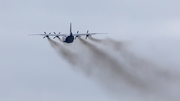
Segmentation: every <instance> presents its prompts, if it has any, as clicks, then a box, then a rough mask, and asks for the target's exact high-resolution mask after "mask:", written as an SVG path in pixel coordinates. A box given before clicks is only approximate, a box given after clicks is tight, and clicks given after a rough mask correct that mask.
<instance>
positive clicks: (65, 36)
mask: <svg viewBox="0 0 180 101" xmlns="http://www.w3.org/2000/svg"><path fill="white" fill-rule="evenodd" d="M95 34H107V33H89V31H88V30H87V33H79V31H77V34H73V33H72V24H71V23H70V34H69V35H68V34H61V33H60V32H59V33H58V34H56V33H55V32H54V34H51V33H49V34H47V33H46V32H44V34H31V35H41V36H43V38H46V37H47V38H49V36H54V38H53V39H55V38H59V36H62V40H63V42H65V43H72V42H73V41H74V39H76V37H81V36H86V39H87V38H88V37H89V36H91V35H95Z"/></svg>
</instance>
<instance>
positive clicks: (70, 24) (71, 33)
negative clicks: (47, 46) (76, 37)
mask: <svg viewBox="0 0 180 101" xmlns="http://www.w3.org/2000/svg"><path fill="white" fill-rule="evenodd" d="M70 36H72V24H71V23H70Z"/></svg>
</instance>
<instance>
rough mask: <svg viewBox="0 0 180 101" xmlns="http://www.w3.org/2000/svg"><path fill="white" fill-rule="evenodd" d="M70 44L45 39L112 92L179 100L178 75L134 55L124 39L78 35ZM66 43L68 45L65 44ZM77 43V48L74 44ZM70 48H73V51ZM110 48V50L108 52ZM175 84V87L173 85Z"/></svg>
mask: <svg viewBox="0 0 180 101" xmlns="http://www.w3.org/2000/svg"><path fill="white" fill-rule="evenodd" d="M78 39H79V42H78V40H77V42H75V43H73V44H72V45H66V46H65V44H64V43H62V44H59V43H57V42H55V41H53V40H51V39H48V40H49V42H50V44H51V46H52V47H53V48H54V49H55V50H56V51H57V53H58V54H59V55H60V56H61V57H62V58H63V59H65V60H66V61H67V62H68V63H70V64H71V65H72V66H73V67H74V68H75V66H76V67H77V68H76V69H78V70H80V71H83V73H85V74H86V75H87V76H91V77H93V78H94V79H95V80H96V81H99V82H100V83H101V84H102V86H103V87H105V88H106V89H108V90H109V91H111V92H114V93H113V94H115V95H117V96H118V95H120V94H122V95H123V94H126V95H128V94H130V95H128V96H133V95H135V96H136V95H137V96H140V97H141V98H142V99H146V101H147V100H148V99H149V100H153V101H161V100H162V101H170V100H171V101H179V100H180V98H179V96H176V95H172V94H171V92H172V91H176V92H177V93H178V92H179V93H180V88H179V81H180V80H179V76H177V75H173V74H172V73H170V72H168V71H164V70H160V69H158V66H156V65H153V64H151V63H150V62H147V61H145V60H144V59H142V58H139V57H137V56H135V55H134V54H133V53H131V52H130V51H128V50H127V49H126V48H125V46H126V45H125V44H124V43H123V42H118V41H114V40H112V39H105V40H98V39H95V38H92V37H90V39H91V40H92V41H94V42H96V43H95V44H92V43H90V42H88V41H85V40H83V39H81V38H78ZM67 47H69V49H68V48H67ZM74 47H76V48H74ZM72 50H73V52H72ZM106 50H112V51H113V52H107V51H106ZM174 86H175V87H174Z"/></svg>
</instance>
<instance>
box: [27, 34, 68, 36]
mask: <svg viewBox="0 0 180 101" xmlns="http://www.w3.org/2000/svg"><path fill="white" fill-rule="evenodd" d="M28 35H29V36H33V35H40V36H68V34H28Z"/></svg>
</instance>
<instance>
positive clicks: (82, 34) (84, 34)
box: [73, 33, 108, 36]
mask: <svg viewBox="0 0 180 101" xmlns="http://www.w3.org/2000/svg"><path fill="white" fill-rule="evenodd" d="M96 34H108V33H79V34H73V36H86V35H88V36H90V35H96Z"/></svg>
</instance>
